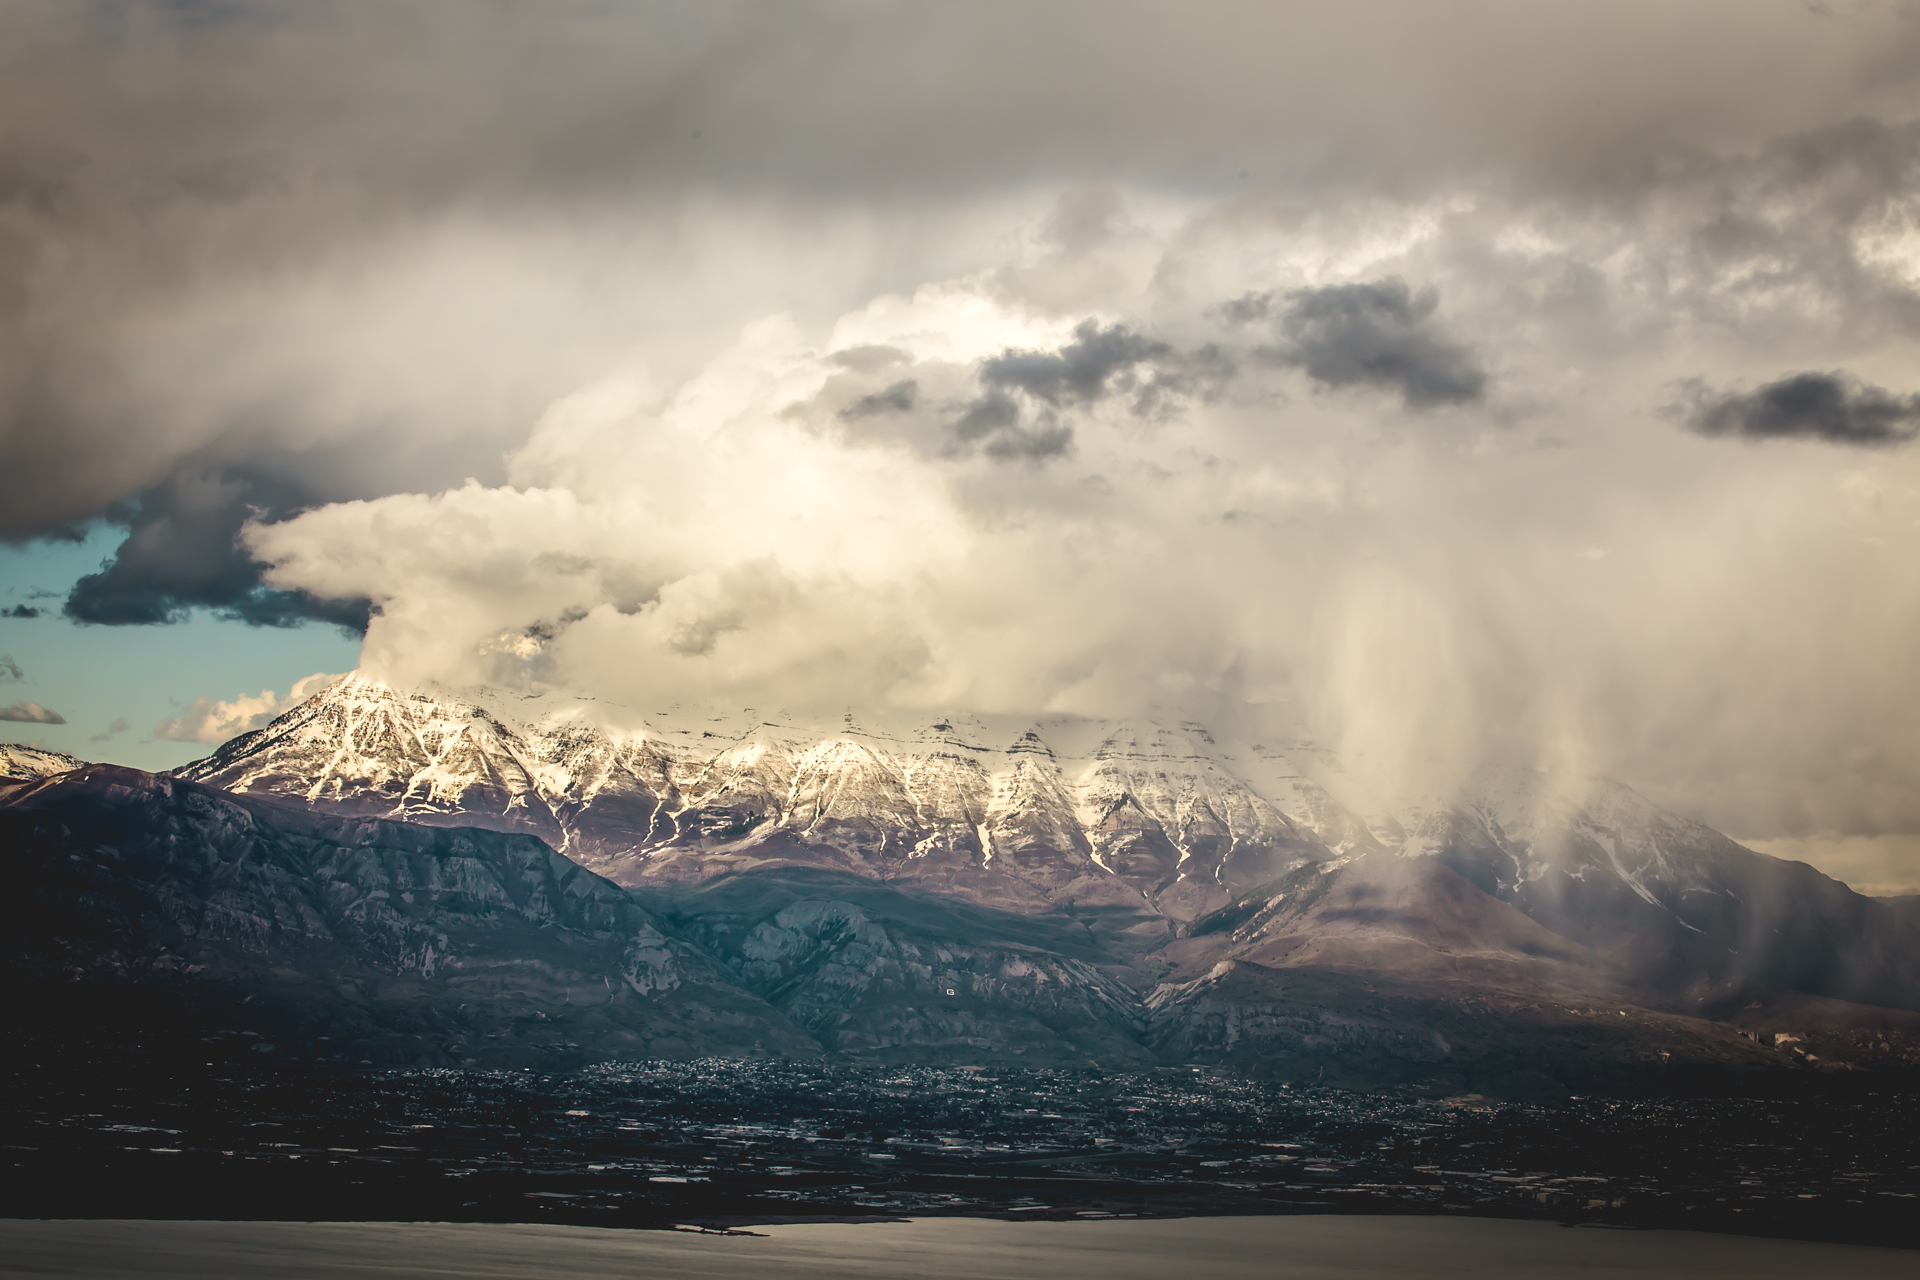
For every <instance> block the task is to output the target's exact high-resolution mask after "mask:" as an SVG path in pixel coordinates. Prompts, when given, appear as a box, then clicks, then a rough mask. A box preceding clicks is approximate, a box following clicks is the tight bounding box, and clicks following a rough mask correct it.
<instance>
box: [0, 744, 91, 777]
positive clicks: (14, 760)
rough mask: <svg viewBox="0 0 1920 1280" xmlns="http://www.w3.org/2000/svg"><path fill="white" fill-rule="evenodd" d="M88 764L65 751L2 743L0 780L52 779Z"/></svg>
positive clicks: (0, 749)
mask: <svg viewBox="0 0 1920 1280" xmlns="http://www.w3.org/2000/svg"><path fill="white" fill-rule="evenodd" d="M86 763H87V762H86V761H85V760H81V759H78V758H77V757H74V756H70V755H68V754H67V753H66V752H64V751H48V750H46V749H45V748H42V747H29V746H23V745H22V744H20V743H18V742H0V780H7V781H11V780H14V779H33V778H51V777H54V776H55V775H56V774H62V773H65V772H67V771H68V770H69V769H78V768H81V767H82V766H84V765H85V764H86Z"/></svg>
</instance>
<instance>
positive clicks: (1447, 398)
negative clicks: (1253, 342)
mask: <svg viewBox="0 0 1920 1280" xmlns="http://www.w3.org/2000/svg"><path fill="white" fill-rule="evenodd" d="M1439 306H1440V297H1439V294H1438V293H1437V292H1436V291H1435V290H1432V289H1426V290H1422V291H1421V292H1419V293H1415V292H1414V291H1413V290H1412V289H1410V288H1409V287H1408V285H1407V282H1406V281H1404V280H1400V279H1396V278H1392V277H1389V278H1387V279H1384V280H1373V281H1367V282H1364V283H1359V284H1338V285H1327V286H1325V287H1324V288H1319V289H1301V290H1296V291H1294V292H1292V293H1289V294H1288V295H1286V297H1285V299H1284V300H1279V301H1277V300H1276V299H1274V298H1273V297H1271V296H1270V295H1259V294H1255V295H1250V296H1248V297H1245V298H1239V299H1236V300H1235V301H1233V302H1231V303H1229V304H1227V306H1226V307H1225V308H1223V311H1224V314H1225V315H1226V316H1227V317H1228V318H1229V319H1231V320H1234V321H1237V322H1239V323H1243V324H1244V323H1249V322H1252V321H1255V320H1263V319H1267V318H1269V317H1271V318H1272V320H1273V321H1274V328H1275V329H1276V330H1277V331H1278V334H1279V335H1280V337H1281V338H1282V339H1283V344H1282V345H1280V346H1276V347H1270V348H1267V349H1266V351H1265V353H1264V354H1266V356H1267V358H1268V359H1270V360H1273V361H1275V362H1276V363H1279V364H1288V365H1298V366H1299V367H1300V368H1302V369H1304V370H1305V371H1306V374H1307V376H1308V377H1309V378H1312V379H1313V380H1314V381H1315V382H1317V383H1319V384H1320V385H1321V386H1324V387H1373V388H1377V389H1379V390H1383V391H1389V392H1392V393H1394V394H1396V395H1398V396H1399V397H1400V398H1401V400H1402V401H1404V402H1405V403H1406V405H1407V407H1409V408H1413V409H1431V408H1435V407H1437V406H1440V405H1460V404H1467V403H1470V402H1472V401H1475V400H1478V399H1480V398H1481V395H1482V394H1483V393H1484V392H1485V390H1486V386H1487V375H1486V373H1485V372H1484V371H1482V370H1481V368H1480V366H1479V363H1478V361H1476V359H1475V358H1474V355H1473V353H1472V352H1471V351H1469V350H1468V349H1467V347H1466V346H1465V345H1464V344H1462V343H1459V342H1456V341H1454V340H1452V339H1451V338H1449V337H1448V336H1447V333H1446V331H1445V329H1444V328H1442V327H1441V325H1440V324H1439V322H1438V321H1437V320H1436V319H1435V315H1434V313H1435V312H1436V311H1437V310H1438V309H1439Z"/></svg>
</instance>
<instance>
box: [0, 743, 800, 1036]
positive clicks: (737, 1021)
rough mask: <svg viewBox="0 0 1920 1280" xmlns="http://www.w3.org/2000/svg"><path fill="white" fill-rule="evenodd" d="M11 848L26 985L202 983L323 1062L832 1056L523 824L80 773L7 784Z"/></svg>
mask: <svg viewBox="0 0 1920 1280" xmlns="http://www.w3.org/2000/svg"><path fill="white" fill-rule="evenodd" d="M0 849H4V851H5V873H6V876H7V880H8V886H9V892H8V894H7V895H6V897H5V906H4V908H3V909H0V919H3V920H4V925H3V927H4V930H5V944H4V945H5V951H6V954H7V960H8V962H9V967H10V968H11V969H12V970H13V971H14V974H15V977H16V979H17V980H24V981H26V982H29V983H37V984H41V985H45V984H49V983H60V984H79V985H80V986H81V987H87V986H100V985H115V984H124V983H135V984H144V985H147V986H158V987H161V988H173V989H178V990H184V989H187V988H191V990H192V992H193V993H194V995H195V998H196V999H200V1000H202V1001H211V1002H212V1005H211V1007H212V1008H213V1009H214V1010H215V1011H219V1010H220V1009H223V1008H224V1009H225V1010H226V1012H227V1013H228V1014H229V1015H231V1016H236V1017H241V1016H243V1017H245V1018H247V1019H248V1020H250V1021H251V1022H253V1023H255V1024H258V1023H260V1022H266V1023H270V1024H277V1025H276V1029H275V1034H276V1035H277V1036H280V1037H282V1038H290V1039H291V1041H293V1042H297V1043H299V1044H301V1045H303V1046H305V1047H306V1048H307V1049H308V1051H310V1052H311V1051H318V1050H316V1049H315V1046H316V1045H318V1046H320V1047H321V1049H323V1050H324V1051H325V1052H326V1053H333V1054H341V1055H346V1056H350V1057H358V1056H369V1057H378V1058H380V1059H383V1060H394V1059H398V1060H403V1061H438V1062H462V1061H481V1062H487V1063H491V1064H496V1065H497V1064H502V1063H511V1062H515V1061H535V1062H542V1063H548V1064H564V1063H566V1062H569V1061H577V1060H581V1059H582V1058H584V1057H596V1058H597V1057H606V1056H610V1055H613V1054H623V1055H626V1056H646V1055H652V1056H678V1055H684V1054H690V1053H708V1052H749V1053H750V1052H755V1051H760V1052H780V1053H802V1054H805V1053H816V1052H818V1049H817V1046H815V1045H814V1044H813V1043H812V1041H811V1040H810V1039H809V1038H808V1037H807V1036H806V1035H805V1034H804V1033H802V1032H800V1031H798V1030H797V1029H796V1028H794V1027H793V1026H792V1025H791V1023H789V1022H788V1021H787V1019H785V1018H784V1017H783V1016H782V1015H780V1014H779V1013H778V1012H776V1011H775V1010H773V1009H771V1008H769V1007H768V1006H766V1005H765V1004H764V1003H763V1002H761V1001H759V1000H757V999H755V998H753V997H752V996H750V995H748V994H746V993H745V992H743V991H741V990H739V988H738V986H737V984H735V983H733V982H732V981H731V980H730V979H728V978H727V977H726V976H725V975H724V974H723V973H722V972H720V971H718V970H717V969H716V968H715V967H714V965H713V964H712V963H711V962H710V961H709V960H708V959H707V958H706V957H705V956H703V955H702V954H701V953H699V951H698V950H697V949H696V948H693V947H690V946H688V945H687V944H685V943H684V942H682V941H679V940H677V939H674V938H669V937H668V936H666V935H665V934H663V933H662V932H661V931H660V930H659V929H658V928H656V927H655V924H654V921H653V919H652V917H651V916H650V915H649V914H648V913H647V912H646V911H645V910H644V909H643V908H642V907H641V906H640V905H639V904H637V903H636V902H635V901H633V899H632V898H631V897H630V896H629V895H628V894H627V893H626V892H624V891H623V890H621V889H620V888H619V887H618V886H616V885H613V884H611V883H610V882H608V881H606V880H603V879H601V878H600V877H598V876H596V875H593V874H592V873H591V872H588V871H585V870H583V869H582V868H580V867H579V866H577V865H575V864H574V863H572V862H570V861H569V860H567V859H566V858H563V857H561V856H559V855H558V854H556V853H554V852H553V851H552V850H551V849H550V848H548V847H547V846H545V845H543V844H541V843H540V842H539V841H537V840H534V839H531V838H528V837H525V836H512V835H501V834H496V833H492V832H481V831H472V830H460V829H440V828H432V827H423V826H417V825H412V824H404V823H393V822H384V821H378V820H370V819H363V818H352V817H340V816H330V815H319V814H311V813H306V812H302V811H298V810H291V809H283V808H280V807H278V806H275V805H273V804H271V803H269V802H266V801H262V800H254V799H242V798H236V797H232V796H228V795H225V794H223V793H221V792H219V791H216V790H214V789H212V788H209V787H204V786H199V785H197V784H194V783H190V782H185V781H181V780H177V779H171V778H164V777H155V776H154V775H151V774H145V773H141V772H139V771H137V770H132V769H122V768H118V767H115V766H110V765H90V766H87V767H86V768H84V769H82V770H79V771H77V772H73V773H67V774H63V775H61V776H59V777H56V778H52V779H48V780H44V781H41V782H38V783H34V784H30V785H27V786H24V787H16V788H10V789H9V790H8V791H7V792H6V793H5V794H4V795H0ZM243 1003H246V1004H254V1005H256V1008H254V1009H252V1010H250V1011H247V1012H246V1013H244V1014H242V1012H241V1010H240V1008H239V1006H240V1005H241V1004H243Z"/></svg>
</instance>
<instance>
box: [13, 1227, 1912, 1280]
mask: <svg viewBox="0 0 1920 1280" xmlns="http://www.w3.org/2000/svg"><path fill="white" fill-rule="evenodd" d="M760 1225H761V1228H762V1229H758V1230H753V1231H750V1232H749V1231H740V1230H733V1231H727V1230H714V1229H701V1228H698V1227H695V1226H691V1225H683V1226H679V1227H676V1228H672V1229H664V1230H661V1229H655V1230H635V1229H628V1228H617V1227H586V1226H566V1225H555V1224H545V1223H446V1222H411V1223H369V1222H317V1223H316V1222H300V1221H283V1222H227V1221H218V1220H199V1221H191V1220H153V1219H56V1220H39V1219H18V1218H8V1219H0V1276H12V1275H23V1276H24V1275H37V1276H47V1275H89V1276H98V1277H115V1276H134V1275H142V1276H174V1275H179V1276H188V1275H193V1276H204V1277H208V1278H209V1280H222V1278H223V1277H227V1276H233V1277H239V1276H242V1275H258V1274H263V1273H271V1274H275V1275H284V1276H297V1277H313V1278H314V1280H331V1278H332V1277H336V1276H349V1275H362V1274H369V1273H377V1274H380V1275H382V1276H387V1277H395V1278H396V1280H401V1278H406V1277H414V1276H418V1277H423V1278H424V1277H427V1276H445V1275H447V1274H449V1272H450V1271H451V1270H457V1272H458V1274H462V1275H467V1276H475V1277H483V1278H484V1277H492V1276H501V1277H505V1276H509V1275H512V1276H533V1277H538V1276H545V1275H552V1276H555V1277H559V1276H562V1275H565V1276H568V1277H572V1278H573V1280H596V1278H597V1277H600V1276H608V1277H612V1276H616V1275H618V1276H631V1275H633V1274H635V1272H636V1271H638V1270H644V1273H645V1274H647V1275H648V1276H649V1277H658V1278H660V1280H673V1278H674V1277H683V1276H684V1277H705V1276H722V1275H734V1274H741V1273H743V1272H750V1273H752V1274H754V1275H755V1276H756V1277H758V1278H759V1280H799V1278H800V1277H811V1276H820V1275H839V1276H854V1277H863V1276H874V1277H880V1276H897V1275H899V1274H903V1273H904V1274H913V1275H916V1276H924V1277H928V1278H929V1280H944V1278H945V1277H961V1276H976V1275H980V1276H984V1275H993V1276H1005V1277H1009V1280H1021V1278H1022V1277H1026V1276H1034V1277H1039V1276H1050V1275H1058V1274H1071V1273H1076V1272H1085V1273H1087V1274H1096V1273H1097V1274H1101V1275H1103V1276H1107V1277H1112V1278H1113V1280H1135V1278H1136V1277H1138V1278H1140V1280H1146V1278H1148V1277H1154V1278H1156V1280H1158V1278H1161V1277H1164V1276H1165V1275H1167V1274H1169V1273H1174V1274H1179V1273H1189V1274H1190V1273H1192V1271H1193V1269H1194V1268H1195V1267H1197V1266H1198V1267H1204V1268H1205V1271H1206V1274H1208V1275H1210V1276H1219V1277H1225V1278H1227V1280H1232V1278H1234V1277H1240V1276H1247V1277H1252V1276H1263V1277H1283V1278H1288V1280H1319V1278H1320V1277H1327V1278H1328V1280H1331V1278H1332V1277H1335V1276H1338V1277H1342V1280H1368V1278H1369V1277H1387V1276H1406V1275H1421V1276H1435V1277H1452V1276H1460V1277H1467V1276H1476V1277H1490V1278H1500V1277H1514V1278H1515V1280H1518V1278H1519V1277H1523V1276H1541V1275H1558V1274H1571V1273H1573V1272H1576V1271H1584V1272H1586V1273H1593V1272H1600V1273H1605V1272H1607V1271H1610V1270H1611V1271H1617V1272H1620V1273H1630V1274H1633V1275H1636V1276H1640V1277H1650V1278H1653V1280H1659V1278H1660V1277H1672V1278H1673V1280H1680V1278H1681V1277H1701V1278H1710V1277H1715V1276H1721V1275H1724V1276H1729V1277H1732V1276H1742V1277H1760V1278H1762V1280H1764V1278H1765V1277H1770V1276H1782V1277H1785V1276H1796V1277H1801V1276H1805V1275H1809V1274H1847V1275H1849V1276H1856V1277H1861V1278H1862V1280H1878V1278H1879V1277H1881V1276H1886V1277H1894V1276H1906V1275H1909V1274H1911V1269H1912V1262H1913V1258H1912V1253H1911V1251H1909V1250H1905V1249H1900V1248H1893V1247H1885V1246H1875V1245H1866V1244H1828V1243H1817V1242H1809V1241H1784V1240H1767V1239H1755V1238H1750V1237H1740V1236H1726V1235H1721V1234H1717V1233H1709V1232H1695V1231H1679V1230H1668V1229H1635V1228H1628V1229H1619V1228H1612V1229H1606V1230H1569V1229H1567V1228H1566V1227H1565V1226H1561V1225H1556V1224H1552V1223H1544V1222H1527V1221H1519V1220H1513V1219H1498V1218H1468V1217H1463V1216H1451V1215H1411V1214H1396V1215H1304V1214H1303V1215H1266V1216H1254V1215H1243V1216H1236V1217H1228V1218H1213V1217H1187V1218H1163V1219H1153V1220H1143V1219H1131V1220H1129V1219H1099V1220H1079V1221H1057V1220H1054V1221H1026V1222H1021V1221H1009V1220H1007V1219H1003V1218H981V1217H966V1218H961V1217H912V1218H897V1219H892V1220H885V1221H868V1222H857V1223H825V1222H811V1223H786V1224H760Z"/></svg>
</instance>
